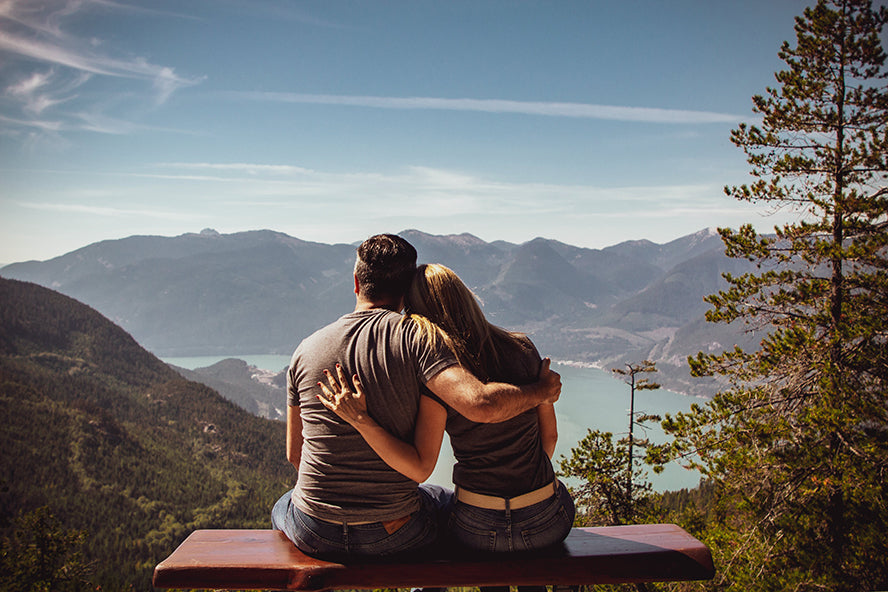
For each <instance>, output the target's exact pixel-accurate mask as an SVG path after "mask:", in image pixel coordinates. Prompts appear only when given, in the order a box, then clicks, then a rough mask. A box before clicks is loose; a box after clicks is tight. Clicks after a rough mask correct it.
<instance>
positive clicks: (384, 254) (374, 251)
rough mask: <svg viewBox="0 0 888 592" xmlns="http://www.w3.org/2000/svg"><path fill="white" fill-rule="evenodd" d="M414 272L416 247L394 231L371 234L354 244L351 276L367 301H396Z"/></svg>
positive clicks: (405, 290)
mask: <svg viewBox="0 0 888 592" xmlns="http://www.w3.org/2000/svg"><path fill="white" fill-rule="evenodd" d="M415 272H416V249H415V248H413V245H411V244H410V243H409V242H407V241H406V240H404V239H403V238H401V237H400V236H398V235H396V234H377V235H375V236H371V237H370V238H368V239H367V240H365V241H364V242H363V243H361V246H360V247H358V260H357V262H356V263H355V276H356V277H357V278H358V285H359V286H360V289H361V294H363V296H364V297H365V298H367V299H369V300H374V301H378V300H386V299H390V300H400V299H401V297H402V296H404V293H405V292H407V288H409V287H410V282H411V281H412V280H413V274H414V273H415Z"/></svg>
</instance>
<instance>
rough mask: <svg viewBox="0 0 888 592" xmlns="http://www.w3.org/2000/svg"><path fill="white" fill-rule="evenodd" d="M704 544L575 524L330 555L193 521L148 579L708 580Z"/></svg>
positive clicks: (370, 582) (275, 586)
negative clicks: (536, 547)
mask: <svg viewBox="0 0 888 592" xmlns="http://www.w3.org/2000/svg"><path fill="white" fill-rule="evenodd" d="M714 574H715V569H714V567H713V565H712V556H711V555H710V553H709V549H707V548H706V546H705V545H704V544H703V543H701V542H700V541H698V540H697V539H695V538H694V537H692V536H691V535H689V534H688V533H687V532H685V531H684V530H682V529H681V528H679V527H678V526H675V525H672V524H641V525H631V526H604V527H596V528H574V529H573V530H572V531H571V533H570V536H568V538H567V540H566V541H565V542H564V544H563V545H561V546H559V547H556V548H553V549H550V550H546V551H544V552H541V553H534V554H521V555H500V556H496V557H492V558H491V557H489V556H468V557H461V558H445V559H440V558H429V559H428V560H427V561H419V562H389V563H368V562H361V563H348V564H340V563H331V562H328V561H323V560H320V559H314V558H312V557H309V556H307V555H305V554H303V553H302V552H301V551H299V550H298V549H297V548H296V547H294V546H293V544H292V543H291V542H290V541H289V540H288V539H287V538H286V537H285V536H284V535H283V533H280V532H277V531H274V530H197V531H195V532H193V533H191V535H189V536H188V538H187V539H185V541H183V542H182V544H181V545H180V546H179V547H178V548H177V549H176V550H175V551H173V553H172V554H171V555H170V556H169V557H167V558H166V559H164V560H163V561H162V562H160V563H159V564H158V565H157V567H156V568H155V570H154V586H155V587H157V588H185V589H189V588H190V589H194V588H209V589H229V590H242V589H262V590H331V589H346V588H349V589H351V588H411V587H421V586H426V587H430V586H449V587H457V586H494V585H503V586H505V585H513V586H514V585H591V584H619V583H631V582H667V581H682V580H707V579H711V578H712V577H713V575H714Z"/></svg>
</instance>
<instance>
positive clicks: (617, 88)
mask: <svg viewBox="0 0 888 592" xmlns="http://www.w3.org/2000/svg"><path fill="white" fill-rule="evenodd" d="M812 2H813V0H812ZM808 4H809V2H807V1H802V0H743V1H738V0H624V1H620V2H618V1H616V0H612V1H607V2H605V1H597V0H589V1H583V2H579V1H571V0H558V1H549V2H542V1H530V0H510V1H497V0H448V1H446V2H445V1H443V0H442V1H439V2H431V1H424V0H415V1H395V0H391V1H369V0H350V1H346V0H325V1H308V0H305V1H298V0H276V1H271V0H186V1H182V0H177V1H175V2H172V1H169V2H168V1H165V0H153V1H150V2H149V1H147V0H145V1H141V2H124V1H114V0H77V1H74V0H72V1H65V0H56V1H54V2H45V1H37V0H4V1H0V93H2V94H0V263H11V262H15V261H24V260H28V259H41V260H42V259H49V258H52V257H55V256H58V255H61V254H64V253H66V252H69V251H71V250H74V249H77V248H79V247H82V246H85V245H87V244H89V243H92V242H96V241H99V240H105V239H114V238H121V237H125V236H130V235H134V234H143V235H144V234H152V235H164V236H173V235H177V234H182V233H185V232H199V231H200V230H201V229H203V228H214V229H216V230H218V231H219V232H224V233H228V232H237V231H242V230H251V229H259V228H270V229H273V230H278V231H281V232H286V233H288V234H291V235H293V236H297V237H299V238H303V239H306V240H315V241H320V242H327V243H333V242H353V241H358V240H361V239H363V238H365V237H366V236H368V235H370V234H374V233H377V232H397V231H400V230H404V229H408V228H416V229H419V230H422V231H425V232H430V233H434V234H451V233H460V232H470V233H472V234H475V235H477V236H479V237H481V238H482V239H484V240H487V241H493V240H498V239H502V240H508V241H512V242H524V241H527V240H530V239H532V238H534V237H537V236H543V237H546V238H552V239H557V240H561V241H563V242H567V243H570V244H574V245H579V246H586V247H595V248H600V247H604V246H608V245H611V244H615V243H618V242H620V241H623V240H629V239H639V238H647V239H650V240H654V241H655V242H666V241H669V240H672V239H674V238H677V237H679V236H683V235H685V234H689V233H691V232H694V231H696V230H699V229H701V228H704V227H716V226H731V227H736V226H738V225H740V224H742V223H744V222H752V223H754V224H755V225H756V226H758V227H759V228H762V229H767V228H770V227H772V226H773V225H774V224H776V223H781V222H783V221H784V220H786V219H788V218H789V219H791V218H792V217H793V216H795V215H796V214H793V213H787V212H781V213H777V214H773V213H770V212H767V211H765V210H762V209H757V208H754V207H751V206H748V205H745V204H740V203H737V202H735V201H734V200H731V199H729V198H728V197H726V196H724V193H723V187H724V186H725V185H726V184H737V183H742V182H745V181H747V180H748V170H749V167H748V165H747V164H746V162H745V157H744V155H743V153H742V151H741V150H740V149H738V148H736V147H734V146H733V145H732V144H731V143H730V141H729V134H730V130H731V129H732V128H733V127H736V125H737V123H739V122H741V121H747V122H754V121H755V119H754V114H753V113H752V111H751V105H752V102H751V97H752V95H754V94H759V93H762V92H764V89H765V87H766V86H769V85H772V86H773V85H774V84H775V83H774V72H775V71H776V70H778V69H781V68H782V67H783V64H782V62H781V61H780V60H779V58H778V57H777V52H778V50H779V48H780V45H781V43H782V42H783V41H784V40H789V41H791V42H793V44H794V40H795V35H794V31H793V23H794V20H793V19H794V16H796V15H799V14H801V13H802V11H803V9H804V8H805V6H807V5H808Z"/></svg>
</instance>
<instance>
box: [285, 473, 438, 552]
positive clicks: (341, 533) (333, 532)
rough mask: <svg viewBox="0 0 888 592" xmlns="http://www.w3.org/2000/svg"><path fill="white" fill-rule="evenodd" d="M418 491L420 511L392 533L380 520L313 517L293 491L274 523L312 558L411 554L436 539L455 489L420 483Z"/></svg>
mask: <svg viewBox="0 0 888 592" xmlns="http://www.w3.org/2000/svg"><path fill="white" fill-rule="evenodd" d="M419 494H420V504H421V507H420V509H419V511H417V512H415V513H414V514H413V515H412V516H411V517H410V520H408V521H407V523H406V524H404V525H403V526H401V528H399V529H398V530H396V531H394V532H392V533H391V534H389V532H387V531H386V529H385V527H384V526H383V524H382V523H381V522H372V523H370V524H353V525H344V524H334V523H332V522H325V521H323V520H317V519H315V518H312V517H311V516H309V515H308V514H306V513H304V512H302V511H301V510H299V508H297V507H296V506H295V505H294V504H293V502H292V501H291V495H292V492H290V491H288V492H287V493H286V494H284V495H283V496H281V498H280V499H279V500H278V501H277V503H275V505H274V508H273V509H272V511H271V524H272V527H273V528H274V529H275V530H280V531H283V533H284V534H285V535H287V538H289V539H290V540H291V541H293V544H295V545H296V547H297V548H298V549H299V550H300V551H302V552H303V553H305V554H306V555H311V556H313V557H320V558H324V559H333V560H343V559H346V558H349V557H351V558H355V557H384V556H387V555H402V554H409V553H410V552H414V551H420V550H423V549H426V548H428V547H430V546H431V545H433V544H435V543H436V542H437V539H438V535H439V533H440V532H441V531H442V528H443V525H444V524H446V522H445V521H446V516H447V513H448V512H449V509H450V507H451V506H452V504H453V492H451V491H449V490H447V489H444V488H443V487H438V486H437V485H420V486H419Z"/></svg>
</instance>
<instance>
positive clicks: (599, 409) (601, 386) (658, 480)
mask: <svg viewBox="0 0 888 592" xmlns="http://www.w3.org/2000/svg"><path fill="white" fill-rule="evenodd" d="M225 358H239V359H241V360H244V361H245V362H247V363H248V364H250V365H253V366H256V367H257V368H262V369H265V370H273V371H279V370H282V369H283V368H285V367H286V366H287V364H288V363H289V361H290V357H289V356H276V355H240V354H238V355H230V356H195V357H187V358H172V357H171V358H164V361H165V362H168V363H170V364H175V365H176V366H180V367H183V368H190V369H194V368H200V367H205V366H210V365H212V364H215V363H216V362H218V361H219V360H222V359H225ZM553 369H554V370H555V371H556V372H558V373H559V374H561V381H562V385H563V386H562V391H561V398H560V399H559V400H558V402H557V403H556V404H555V412H556V415H557V417H558V446H557V447H556V448H555V456H554V458H553V461H554V463H555V465H556V470H557V468H558V466H557V465H558V462H557V461H558V459H559V458H561V457H562V456H565V457H566V456H569V455H570V450H571V449H572V448H573V447H574V446H576V444H577V442H579V441H580V440H582V439H583V438H584V437H585V436H586V433H587V430H589V429H593V430H602V431H609V432H613V433H614V435H615V437H618V438H619V437H621V436H623V435H625V434H626V433H627V432H628V431H629V386H628V385H626V384H625V383H623V382H622V381H620V380H618V379H616V378H614V377H613V375H612V374H611V373H609V372H606V371H604V370H599V369H597V368H586V367H577V366H573V365H565V364H553ZM652 377H653V378H656V375H653V376H652ZM703 402H704V399H699V398H695V397H688V396H685V395H681V394H678V393H674V392H672V391H668V390H665V389H659V390H655V391H639V392H637V393H636V394H635V410H636V412H644V413H655V414H660V415H665V414H666V413H672V414H674V413H677V412H679V411H688V410H689V409H690V407H691V404H692V403H698V404H700V403H703ZM635 435H636V437H639V436H643V435H644V432H643V431H642V430H639V429H638V428H637V427H636V431H635ZM647 435H648V437H650V438H651V440H653V441H655V442H661V441H663V439H664V436H663V433H662V432H661V431H660V429H659V426H656V427H654V428H653V429H651V430H649V432H648V434H647ZM283 446H284V443H283V442H281V453H282V454H283ZM452 465H453V453H452V452H451V450H450V446H449V444H448V442H447V440H446V438H445V442H444V446H443V447H442V450H441V456H440V457H439V459H438V465H437V466H436V468H435V471H434V473H433V474H432V476H431V478H430V479H429V482H431V483H436V484H438V485H443V486H445V487H452V482H451V480H450V471H451V467H452ZM648 477H649V479H650V481H651V483H652V484H653V486H654V489H656V490H657V491H666V490H677V489H681V488H685V487H687V488H690V487H695V486H696V485H697V483H698V482H699V475H698V474H697V473H695V472H692V471H688V470H686V469H684V468H682V467H680V466H678V465H671V466H667V467H666V469H665V470H664V471H663V472H662V473H661V474H659V475H654V474H653V472H651V471H649V474H648Z"/></svg>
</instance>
